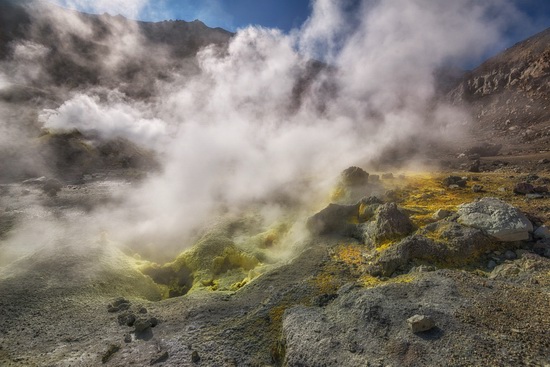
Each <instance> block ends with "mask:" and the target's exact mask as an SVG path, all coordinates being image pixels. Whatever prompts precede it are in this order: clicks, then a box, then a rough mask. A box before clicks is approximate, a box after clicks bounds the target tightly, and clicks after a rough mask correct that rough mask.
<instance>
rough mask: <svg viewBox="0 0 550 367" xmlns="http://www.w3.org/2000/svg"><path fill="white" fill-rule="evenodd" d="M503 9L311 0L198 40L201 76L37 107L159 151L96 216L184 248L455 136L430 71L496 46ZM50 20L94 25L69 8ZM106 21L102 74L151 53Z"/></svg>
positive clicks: (131, 10) (66, 126)
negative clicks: (300, 15) (278, 21)
mask: <svg viewBox="0 0 550 367" xmlns="http://www.w3.org/2000/svg"><path fill="white" fill-rule="evenodd" d="M76 3H78V1H77V2H76ZM85 3H86V4H88V3H89V2H85ZM94 4H97V6H98V7H97V8H94V9H89V10H99V9H101V10H104V8H103V7H104V6H107V5H109V6H113V7H111V8H109V9H111V10H112V11H114V12H115V13H116V12H124V13H125V14H129V15H132V14H135V15H138V14H139V13H140V12H141V11H143V9H144V8H146V3H145V2H144V1H138V2H136V1H109V2H103V1H101V2H94ZM65 5H71V4H69V3H66V4H65ZM512 9H513V8H512V7H511V5H510V3H509V2H508V1H507V0H492V1H483V2H479V1H475V0H461V1H454V2H449V1H432V0H407V1H394V0H377V1H362V2H357V1H343V2H336V1H331V0H316V1H313V3H312V15H311V17H310V19H308V20H307V22H306V23H305V24H304V25H303V27H302V28H301V29H297V30H294V31H292V32H290V33H289V34H285V33H283V32H281V31H279V30H273V29H265V28H261V27H248V28H245V29H242V30H239V31H238V32H237V34H236V35H235V36H234V37H233V38H232V40H231V42H230V44H229V46H228V47H227V48H224V47H218V46H210V47H207V48H205V49H202V50H201V51H200V52H199V53H198V55H197V56H196V59H195V61H194V63H195V65H196V66H197V67H196V69H195V70H197V72H193V73H189V72H183V71H177V70H172V71H171V72H170V77H169V78H167V79H165V80H164V81H157V83H155V84H154V85H151V91H152V94H153V95H152V96H149V97H148V98H147V99H146V100H139V99H134V98H130V97H128V96H127V95H125V93H124V92H122V91H121V90H122V89H121V90H120V91H115V92H110V93H108V97H107V98H105V96H104V94H105V93H104V92H102V93H101V96H100V95H99V94H98V93H97V90H96V89H89V90H79V91H78V92H76V93H73V92H71V93H69V97H68V98H67V99H66V100H65V101H64V102H62V103H60V104H58V105H57V106H55V108H53V109H45V110H43V112H42V113H41V117H40V119H41V120H40V121H42V123H43V126H44V127H45V128H48V129H51V130H53V131H72V130H74V129H77V130H79V131H81V132H84V133H86V132H93V133H94V134H98V135H99V136H101V137H102V138H115V137H124V138H127V139H130V140H132V141H134V142H136V143H138V144H140V145H144V146H147V147H149V148H152V149H154V150H156V152H157V153H158V155H159V157H161V159H162V161H163V169H162V170H161V173H157V174H154V175H151V176H150V178H149V179H147V180H146V181H145V182H144V183H143V184H142V185H140V186H139V187H136V188H134V189H132V190H130V191H128V192H126V194H125V195H124V196H123V199H122V201H121V203H119V204H118V205H117V206H116V207H110V208H109V209H108V210H101V209H99V210H98V211H97V212H96V213H93V214H92V215H94V218H95V219H94V223H96V224H97V225H98V228H102V229H105V230H107V231H108V232H109V234H110V236H111V237H112V238H114V239H116V240H118V241H121V242H124V243H127V244H131V243H133V242H136V241H138V242H141V243H151V244H154V245H155V246H157V249H159V250H158V251H162V249H163V246H174V245H175V246H176V247H177V248H178V249H179V250H181V249H183V248H184V247H185V246H188V245H190V243H189V242H188V241H189V238H191V236H192V234H193V233H194V231H196V230H197V229H199V228H201V227H202V226H204V225H208V224H211V223H212V222H213V221H215V218H216V216H218V215H220V214H227V213H230V214H232V213H234V214H238V213H241V212H242V211H244V210H246V208H249V207H251V206H255V207H260V208H263V209H262V210H259V212H260V213H262V214H264V219H265V221H266V222H267V223H266V224H269V221H273V220H275V219H276V218H277V217H279V216H281V215H282V213H285V212H287V211H288V210H290V209H292V210H294V211H298V210H299V209H300V208H311V207H314V206H315V205H318V204H316V203H314V201H315V200H316V199H317V198H319V195H322V193H323V192H326V189H327V187H329V186H330V184H331V182H332V179H333V178H334V175H335V174H337V173H338V172H339V171H340V170H342V169H344V168H346V167H347V166H350V165H353V164H360V165H363V166H365V165H367V164H369V163H372V162H374V161H377V160H380V159H384V155H385V154H388V153H387V152H388V150H389V149H393V148H395V146H397V145H400V146H407V147H408V149H410V151H411V152H421V151H422V149H421V148H422V146H424V145H426V144H431V143H433V142H438V141H439V142H444V141H443V140H444V139H446V138H449V137H450V138H451V139H453V138H454V137H455V136H456V135H457V134H459V133H460V130H459V125H460V123H461V122H463V121H464V120H465V119H466V118H467V117H466V114H464V113H463V112H462V111H460V110H457V109H456V108H454V107H452V106H450V105H449V104H447V103H445V102H443V100H442V99H440V98H439V97H440V96H438V95H437V88H436V84H435V80H434V72H435V71H436V70H437V69H439V68H441V67H443V66H445V65H451V64H452V65H454V64H457V63H460V62H465V61H467V60H469V59H471V58H474V59H475V58H477V57H479V56H480V55H481V54H482V53H483V52H485V51H486V50H487V48H488V47H490V46H492V45H494V44H495V43H497V42H499V40H500V37H501V34H502V28H503V25H504V23H505V22H506V21H509V20H510V19H511V14H513V12H512ZM56 22H57V24H58V25H59V27H60V28H64V29H70V30H71V31H74V30H75V29H77V30H78V32H79V33H80V34H84V35H85V34H88V33H89V32H91V31H92V27H91V26H90V24H89V23H88V22H87V21H85V20H82V19H80V18H79V16H77V15H75V16H74V18H70V19H68V20H64V19H57V20H56ZM64 22H69V23H70V24H65V23H64ZM113 30H114V31H113V32H111V36H110V37H107V38H105V39H103V40H102V42H103V43H104V44H105V45H108V46H109V49H108V50H107V51H105V52H106V55H108V57H107V58H106V59H103V60H102V61H101V65H102V66H101V68H102V70H103V71H104V72H105V73H106V74H105V75H109V73H108V72H109V71H110V70H114V69H116V68H117V67H119V65H120V60H126V59H127V58H129V57H140V55H142V56H143V55H150V53H148V52H147V49H146V47H148V44H147V43H146V42H144V40H143V39H142V37H141V36H140V35H139V34H138V33H137V32H138V28H137V27H134V28H132V27H130V28H124V29H123V28H121V27H120V23H117V22H115V21H114V20H113ZM21 47H23V45H22V46H21ZM33 52H34V53H43V52H46V51H44V50H42V49H41V48H40V47H39V46H35V45H26V46H25V48H24V49H21V55H19V56H17V55H16V56H17V57H20V58H22V59H24V60H27V59H28V58H27V57H26V56H25V55H26V54H28V53H33ZM155 55H156V56H155V57H157V58H164V57H166V58H168V56H167V55H168V52H160V51H159V53H156V54H155ZM33 57H34V56H33ZM155 62H157V63H159V64H162V62H164V60H156V61H155ZM170 62H172V61H170ZM167 63H168V62H167ZM24 70H30V71H29V73H31V74H32V73H39V72H40V71H39V70H38V71H33V69H32V68H29V69H24ZM113 75H114V74H113ZM32 77H33V76H32V75H31V76H30V77H29V78H32ZM0 83H2V79H0ZM3 83H6V81H4V82H3ZM0 88H1V84H0ZM124 90H125V91H126V90H127V88H126V87H125V89H124ZM320 193H321V194H320ZM289 208H290V209H289Z"/></svg>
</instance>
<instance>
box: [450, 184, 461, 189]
mask: <svg viewBox="0 0 550 367" xmlns="http://www.w3.org/2000/svg"><path fill="white" fill-rule="evenodd" d="M449 189H453V190H456V189H460V186H458V185H455V184H453V185H449Z"/></svg>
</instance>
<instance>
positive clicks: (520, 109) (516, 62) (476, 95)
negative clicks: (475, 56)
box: [449, 29, 550, 151]
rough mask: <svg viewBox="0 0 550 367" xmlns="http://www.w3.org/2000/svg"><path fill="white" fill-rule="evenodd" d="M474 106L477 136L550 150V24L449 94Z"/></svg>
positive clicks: (518, 146)
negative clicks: (548, 27) (549, 26)
mask: <svg viewBox="0 0 550 367" xmlns="http://www.w3.org/2000/svg"><path fill="white" fill-rule="evenodd" d="M449 96H450V98H451V99H452V101H453V102H454V103H456V104H458V105H465V106H466V107H467V108H468V109H470V110H471V113H472V116H473V119H474V123H473V126H472V132H474V134H473V136H474V137H475V136H478V139H479V140H480V141H483V140H485V141H487V140H489V141H493V142H495V140H498V139H501V140H502V142H503V143H505V145H506V146H507V147H508V148H509V149H511V150H514V149H519V150H523V151H536V150H543V149H545V150H548V149H550V29H546V30H545V31H543V32H541V33H539V34H537V35H535V36H533V37H531V38H529V39H527V40H525V41H522V42H519V43H518V44H516V45H514V46H513V47H510V48H509V49H507V50H505V51H504V52H502V53H500V54H498V55H496V56H494V57H493V58H491V59H489V60H487V61H486V62H485V63H483V64H482V65H480V66H479V67H477V68H476V69H474V70H473V71H471V72H468V73H467V74H466V75H465V76H464V77H463V78H462V80H460V82H459V83H458V85H457V86H456V87H455V88H453V90H452V91H451V92H450V93H449Z"/></svg>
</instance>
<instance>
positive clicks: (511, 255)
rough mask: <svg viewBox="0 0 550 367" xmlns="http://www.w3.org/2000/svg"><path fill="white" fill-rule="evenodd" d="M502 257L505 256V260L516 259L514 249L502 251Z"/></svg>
mask: <svg viewBox="0 0 550 367" xmlns="http://www.w3.org/2000/svg"><path fill="white" fill-rule="evenodd" d="M504 257H505V258H506V259H507V260H515V259H517V255H516V253H515V252H514V251H510V250H508V251H506V252H505V253H504Z"/></svg>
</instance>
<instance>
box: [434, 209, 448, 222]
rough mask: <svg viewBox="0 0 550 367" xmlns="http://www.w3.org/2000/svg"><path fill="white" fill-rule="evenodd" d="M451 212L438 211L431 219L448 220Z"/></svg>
mask: <svg viewBox="0 0 550 367" xmlns="http://www.w3.org/2000/svg"><path fill="white" fill-rule="evenodd" d="M451 214H452V213H451V212H450V211H448V210H445V209H439V210H438V211H436V212H435V213H434V215H433V219H435V220H441V219H445V218H448V217H450V216H451Z"/></svg>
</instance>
